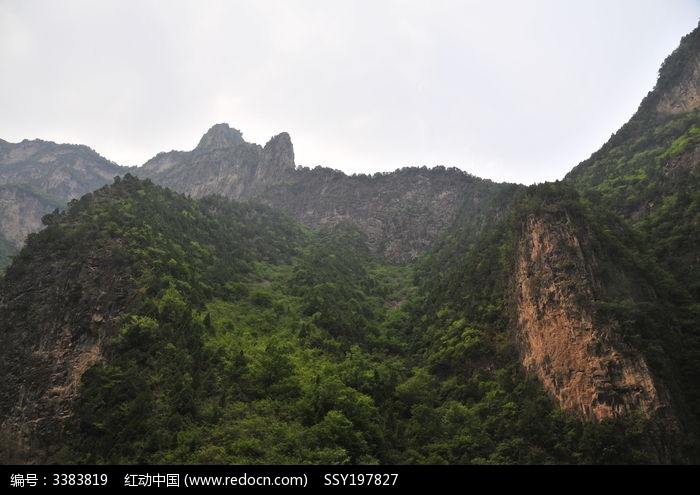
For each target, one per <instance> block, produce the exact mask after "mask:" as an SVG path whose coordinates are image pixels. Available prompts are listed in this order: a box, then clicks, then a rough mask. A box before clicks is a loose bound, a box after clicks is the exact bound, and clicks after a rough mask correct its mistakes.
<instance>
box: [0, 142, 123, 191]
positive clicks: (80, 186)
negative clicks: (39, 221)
mask: <svg viewBox="0 0 700 495" xmlns="http://www.w3.org/2000/svg"><path fill="white" fill-rule="evenodd" d="M125 170H126V168H125V167H120V166H119V165H117V164H115V163H113V162H110V161H109V160H107V159H105V158H103V157H102V156H100V155H98V154H97V153H96V152H95V151H93V150H91V149H90V148H88V147H87V146H79V145H73V144H56V143H51V142H47V141H42V140H40V139H35V140H33V141H29V140H26V139H25V140H24V141H22V142H21V143H16V144H15V143H7V142H4V141H3V142H2V143H0V185H3V184H15V185H18V184H23V185H27V186H30V187H32V188H33V189H35V190H36V191H41V192H42V193H43V194H46V195H49V196H51V197H53V198H57V199H60V200H63V201H66V202H67V201H69V200H71V199H74V198H79V197H80V196H82V195H83V194H86V193H88V192H91V191H94V190H95V189H97V188H99V187H102V186H103V185H105V184H108V183H110V182H112V179H114V176H116V175H123V174H124V173H125Z"/></svg>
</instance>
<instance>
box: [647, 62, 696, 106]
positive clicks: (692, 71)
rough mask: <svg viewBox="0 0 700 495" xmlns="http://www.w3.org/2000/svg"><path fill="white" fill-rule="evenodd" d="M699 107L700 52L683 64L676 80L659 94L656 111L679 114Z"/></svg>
mask: <svg viewBox="0 0 700 495" xmlns="http://www.w3.org/2000/svg"><path fill="white" fill-rule="evenodd" d="M696 108H700V53H695V54H693V56H692V58H691V59H690V60H688V61H687V63H685V64H683V67H682V69H681V73H680V74H679V76H678V78H677V80H676V81H675V82H674V83H673V84H670V85H669V88H668V89H666V90H665V91H664V92H663V93H662V94H660V96H659V98H658V101H657V103H656V111H657V112H658V113H661V114H679V113H685V112H690V111H692V110H695V109H696Z"/></svg>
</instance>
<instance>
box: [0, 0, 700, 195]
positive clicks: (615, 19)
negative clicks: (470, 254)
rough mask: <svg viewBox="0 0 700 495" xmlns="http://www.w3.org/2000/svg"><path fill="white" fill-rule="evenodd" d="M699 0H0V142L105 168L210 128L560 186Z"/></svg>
mask: <svg viewBox="0 0 700 495" xmlns="http://www.w3.org/2000/svg"><path fill="white" fill-rule="evenodd" d="M699 16H700V0H586V1H569V0H501V1H496V0H461V1H458V0H454V1H452V0H255V1H242V0H240V1H238V0H194V1H185V0H115V1H108V0H100V1H96V0H0V60H1V61H2V75H1V77H0V138H2V139H5V140H7V141H11V142H17V141H21V140H22V139H25V138H29V139H33V138H41V139H46V140H52V141H58V142H71V143H80V144H86V145H88V146H90V147H92V148H94V149H95V150H96V151H98V152H99V153H100V154H102V155H103V156H105V157H107V158H109V159H111V160H114V161H115V162H117V163H119V164H121V165H140V164H142V163H144V162H145V161H146V160H148V159H149V158H150V157H152V156H153V155H155V154H156V153H158V152H159V151H168V150H171V149H178V150H189V149H192V148H194V146H195V145H196V144H197V142H198V141H199V138H200V137H201V135H202V134H203V133H204V132H205V131H206V130H207V129H208V128H209V127H210V126H211V125H213V124H215V123H218V122H227V123H229V124H230V125H231V126H233V127H236V128H238V129H240V130H241V131H242V132H243V136H244V138H246V140H248V141H251V142H257V143H260V144H264V143H265V142H267V140H268V139H269V138H270V137H271V136H273V135H275V134H278V133H280V132H282V131H287V132H289V133H290V134H291V136H292V141H293V143H294V147H295V152H296V162H297V164H300V165H305V166H311V167H313V166H315V165H324V166H328V167H332V168H337V169H341V170H343V171H345V172H347V173H354V172H358V173H364V172H374V171H388V170H393V169H395V168H398V167H403V166H413V165H418V166H420V165H428V166H432V165H445V166H455V167H459V168H461V169H464V170H466V171H468V172H470V173H473V174H475V175H478V176H481V177H487V178H491V179H494V180H498V181H501V180H508V181H516V182H523V183H532V182H540V181H544V180H554V179H560V178H562V177H563V176H564V174H565V173H566V172H567V171H568V170H570V169H571V168H572V167H573V166H574V165H576V164H577V163H578V162H579V161H581V160H582V159H585V158H587V157H588V156H589V155H590V154H591V153H592V152H593V151H595V150H596V149H597V148H598V147H600V145H602V144H603V142H604V141H605V140H606V139H607V138H608V137H609V136H610V134H611V133H612V132H614V131H615V130H616V129H617V128H619V126H620V125H622V124H623V123H624V122H625V121H627V119H628V118H629V117H630V116H631V115H632V114H633V113H634V111H635V110H636V108H637V106H638V105H639V102H640V101H641V99H642V98H643V97H644V95H646V93H647V92H648V91H649V90H650V89H651V88H652V87H653V85H654V82H655V81H656V75H657V70H658V67H659V65H660V64H661V62H662V61H663V60H664V58H665V57H666V56H667V55H668V54H669V53H671V51H672V50H673V49H674V48H675V47H676V46H677V45H678V42H679V41H680V38H681V37H682V36H683V35H685V34H687V33H688V32H690V31H691V30H692V29H693V28H694V27H695V26H696V25H697V23H698V17H699Z"/></svg>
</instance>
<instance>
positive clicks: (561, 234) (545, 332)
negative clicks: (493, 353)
mask: <svg viewBox="0 0 700 495" xmlns="http://www.w3.org/2000/svg"><path fill="white" fill-rule="evenodd" d="M593 239H594V236H593V233H592V232H591V230H590V229H588V228H586V227H585V226H581V225H578V226H575V225H574V222H573V221H572V220H571V217H570V216H569V215H568V214H567V213H566V212H563V214H562V215H554V214H544V215H542V214H531V215H529V216H528V217H527V218H526V220H524V222H523V225H522V228H521V231H520V233H519V236H518V240H517V243H516V257H515V259H516V266H515V277H514V278H515V280H514V287H515V305H516V309H515V315H516V328H517V339H518V344H519V349H520V355H521V360H522V364H523V366H524V367H525V369H526V370H527V371H528V372H530V373H532V374H534V375H535V376H537V378H538V380H539V381H540V383H541V384H542V385H543V387H544V389H545V391H546V392H547V393H548V394H549V395H550V396H551V397H552V398H553V399H554V400H555V401H556V402H557V403H558V404H559V406H560V407H561V408H562V409H564V410H566V411H570V412H571V413H573V414H575V415H577V416H578V417H580V418H581V419H583V420H585V421H601V420H604V419H606V418H614V417H623V416H630V415H635V416H641V417H643V418H645V419H646V420H649V421H650V422H649V424H650V425H654V426H653V427H652V430H650V431H651V433H650V437H649V438H648V439H647V441H648V443H649V450H650V451H651V452H654V453H655V456H656V460H657V461H658V462H662V463H663V462H671V459H672V458H673V456H674V452H677V451H678V445H679V438H680V437H679V432H680V431H681V427H680V423H679V421H678V419H677V418H676V415H675V413H674V410H673V408H672V400H671V395H670V393H669V390H668V388H667V386H666V385H665V384H664V383H663V382H662V381H661V380H660V379H658V377H656V376H655V375H654V374H653V373H652V371H651V370H650V368H649V365H648V363H647V361H646V359H645V357H644V356H643V355H642V354H641V353H640V352H639V350H637V349H635V348H634V347H633V346H632V345H630V343H629V338H628V337H625V336H624V335H623V334H622V332H621V329H620V324H619V322H618V321H615V320H614V319H613V318H610V317H608V318H607V319H606V320H604V321H600V320H601V318H600V317H599V316H598V315H596V313H595V302H596V301H597V300H598V298H599V295H600V293H601V291H602V290H604V289H605V288H604V287H603V284H602V283H601V281H600V280H599V279H598V276H597V273H599V270H598V264H599V262H600V260H599V258H598V257H599V256H604V254H602V253H599V252H598V251H597V249H596V247H595V246H594V241H593Z"/></svg>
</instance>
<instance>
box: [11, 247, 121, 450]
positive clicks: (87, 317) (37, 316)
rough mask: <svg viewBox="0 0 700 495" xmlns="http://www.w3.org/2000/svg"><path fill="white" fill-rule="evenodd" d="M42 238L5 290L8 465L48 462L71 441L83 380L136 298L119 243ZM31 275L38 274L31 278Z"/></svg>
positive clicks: (25, 254) (14, 269)
mask: <svg viewBox="0 0 700 495" xmlns="http://www.w3.org/2000/svg"><path fill="white" fill-rule="evenodd" d="M47 235H50V234H44V235H43V236H41V237H34V238H33V239H32V240H30V242H29V246H28V248H29V249H30V251H31V254H30V252H29V251H28V250H27V249H25V251H24V252H23V255H21V256H22V262H21V263H15V265H14V266H13V267H12V268H10V269H9V270H8V273H7V275H6V277H5V279H4V280H2V287H1V289H2V290H1V292H0V348H2V349H3V352H2V354H0V370H1V371H2V376H3V379H2V381H0V418H2V423H1V424H0V463H33V462H45V461H46V459H47V457H48V456H50V455H51V454H52V453H53V451H54V450H55V449H56V448H57V447H58V446H60V445H61V444H62V443H63V441H64V440H63V438H62V436H63V434H64V431H65V428H66V420H67V419H68V418H69V417H71V415H72V405H73V400H74V399H75V397H76V396H77V395H78V392H79V387H80V380H81V377H82V375H83V373H84V372H85V370H87V369H88V368H89V367H90V366H91V365H92V364H94V363H95V362H96V361H97V360H98V359H100V357H101V352H102V345H103V342H104V341H105V339H106V338H107V336H109V335H110V334H111V333H112V332H113V331H114V329H115V320H116V318H117V317H118V316H119V315H120V314H121V313H122V311H123V310H124V309H125V308H126V307H127V306H128V304H129V302H130V301H131V300H132V298H133V297H134V292H133V282H132V280H131V274H130V273H129V270H128V268H126V267H127V266H128V265H126V264H119V263H116V262H115V261H116V260H118V259H119V254H118V253H119V252H120V251H122V250H123V248H122V246H121V245H120V244H119V243H118V242H116V241H115V242H108V243H106V244H103V245H102V246H101V247H97V246H94V245H92V244H91V243H89V244H88V245H83V243H82V240H81V239H74V240H73V241H72V242H71V243H70V244H69V245H66V246H65V248H66V251H70V252H71V253H72V254H70V255H68V256H67V255H65V254H62V253H61V252H56V251H55V248H56V246H57V245H56V243H54V242H52V243H50V244H49V245H50V248H49V249H45V248H44V247H43V244H44V242H45V241H46V239H45V237H46V236H47ZM28 273H31V276H27V274H28Z"/></svg>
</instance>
